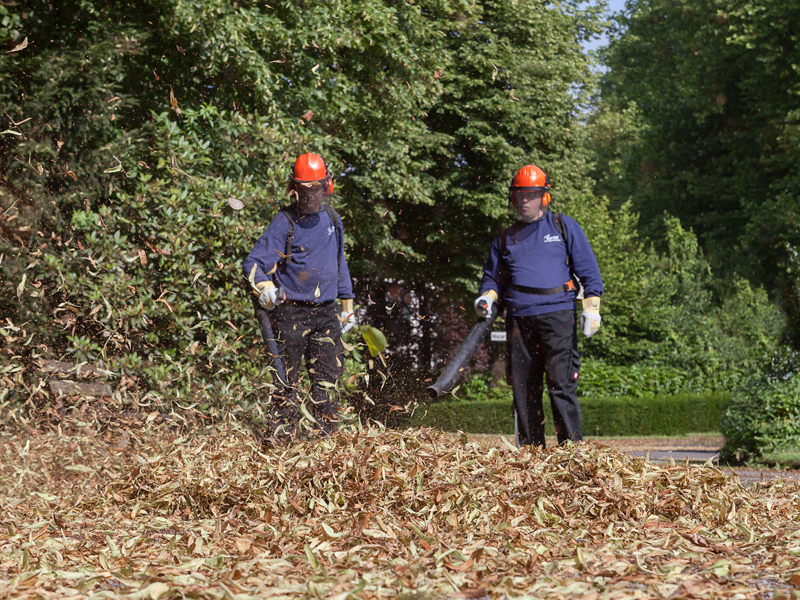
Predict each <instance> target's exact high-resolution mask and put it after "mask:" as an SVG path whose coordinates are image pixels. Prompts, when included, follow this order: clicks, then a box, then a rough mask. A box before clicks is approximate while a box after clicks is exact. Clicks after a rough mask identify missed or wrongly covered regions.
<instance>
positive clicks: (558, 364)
mask: <svg viewBox="0 0 800 600" xmlns="http://www.w3.org/2000/svg"><path fill="white" fill-rule="evenodd" d="M508 334H509V335H508V345H509V363H510V370H511V386H512V389H513V391H514V408H515V410H516V414H517V425H518V428H519V443H520V445H521V446H522V445H528V444H532V445H534V446H541V447H543V448H544V445H545V440H544V421H545V417H544V406H543V404H542V396H543V394H544V385H543V381H542V380H543V378H545V379H546V381H547V389H548V391H549V392H550V403H551V405H552V407H553V419H554V426H555V430H556V435H557V436H558V443H559V444H561V443H562V442H564V441H566V440H572V441H574V442H577V441H579V440H582V439H583V430H582V429H581V407H580V405H579V404H578V396H577V389H578V374H579V372H580V357H579V354H578V330H577V323H576V315H575V310H561V311H557V312H552V313H546V314H543V315H537V316H533V317H511V318H510V319H509V323H508Z"/></svg>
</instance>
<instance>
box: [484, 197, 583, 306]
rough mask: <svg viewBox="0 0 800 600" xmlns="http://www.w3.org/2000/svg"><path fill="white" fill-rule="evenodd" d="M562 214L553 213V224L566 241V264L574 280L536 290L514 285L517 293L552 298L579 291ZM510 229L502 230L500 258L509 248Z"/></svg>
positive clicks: (513, 288) (512, 287)
mask: <svg viewBox="0 0 800 600" xmlns="http://www.w3.org/2000/svg"><path fill="white" fill-rule="evenodd" d="M561 217H562V215H561V213H557V212H556V213H553V224H554V225H555V226H556V231H558V233H560V234H561V239H562V240H563V241H564V246H566V248H567V260H566V261H565V263H564V264H566V265H567V266H568V267H569V270H570V273H571V274H572V278H571V279H570V280H569V281H567V282H566V283H565V284H563V285H558V286H556V287H554V288H534V287H528V286H527V285H512V286H511V289H512V290H514V291H516V292H522V293H524V294H535V295H537V296H552V295H554V294H561V293H563V292H571V291H573V290H576V289H578V287H577V286H576V285H575V275H574V274H573V273H572V257H571V256H570V254H569V246H568V245H567V228H566V227H565V226H564V220H563V219H562V218H561ZM509 229H511V228H510V227H506V228H505V229H501V230H500V235H499V237H500V256H503V255H505V253H506V248H507V247H508V239H507V238H508V230H509Z"/></svg>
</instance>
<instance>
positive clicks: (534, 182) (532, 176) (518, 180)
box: [508, 165, 552, 208]
mask: <svg viewBox="0 0 800 600" xmlns="http://www.w3.org/2000/svg"><path fill="white" fill-rule="evenodd" d="M508 191H509V198H510V199H511V200H512V202H513V199H512V198H511V196H512V195H513V193H514V192H544V196H542V208H546V207H547V205H548V204H550V201H551V200H552V197H551V196H550V178H549V177H548V176H547V175H545V174H544V171H542V170H541V169H540V168H539V167H537V166H536V165H525V166H524V167H522V168H521V169H520V170H519V171H517V174H516V175H514V178H513V179H512V180H511V185H510V186H509V188H508Z"/></svg>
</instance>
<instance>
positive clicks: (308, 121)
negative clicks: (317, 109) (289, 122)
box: [300, 110, 314, 123]
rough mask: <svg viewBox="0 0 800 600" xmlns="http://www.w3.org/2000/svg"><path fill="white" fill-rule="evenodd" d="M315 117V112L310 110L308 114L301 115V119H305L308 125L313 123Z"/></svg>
mask: <svg viewBox="0 0 800 600" xmlns="http://www.w3.org/2000/svg"><path fill="white" fill-rule="evenodd" d="M313 117H314V111H312V110H309V111H307V112H304V113H303V114H302V115H300V118H301V119H303V120H305V121H306V123H310V122H311V119H312V118H313Z"/></svg>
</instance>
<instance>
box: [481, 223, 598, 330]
mask: <svg viewBox="0 0 800 600" xmlns="http://www.w3.org/2000/svg"><path fill="white" fill-rule="evenodd" d="M562 222H563V225H564V228H565V229H566V232H567V236H566V237H567V242H566V244H565V243H564V240H563V239H562V238H561V234H560V233H559V232H558V230H557V229H556V225H555V223H554V221H553V213H551V212H549V211H547V212H545V214H544V216H543V217H542V218H541V219H539V220H538V221H533V222H532V223H525V222H523V221H517V222H516V223H514V224H513V225H512V226H511V227H509V228H508V229H507V230H506V231H505V233H504V234H505V235H506V236H507V237H506V244H505V253H504V255H503V256H501V255H500V253H501V247H502V244H501V243H500V236H498V237H497V238H495V240H494V242H493V243H492V248H491V250H490V251H489V259H488V260H487V261H486V265H485V266H484V269H483V280H482V281H481V287H480V293H481V294H485V293H486V292H488V291H489V290H494V291H495V292H497V296H498V297H499V298H501V299H504V300H505V301H506V302H507V304H508V307H509V310H510V311H511V314H513V315H516V316H520V317H525V316H533V315H542V314H545V313H549V312H555V311H558V310H566V309H570V310H571V309H573V308H574V307H575V304H574V303H575V297H576V296H577V293H578V291H577V290H571V291H566V292H561V293H558V294H552V295H540V294H530V293H527V292H522V291H518V290H515V289H513V288H512V286H514V285H517V286H525V287H529V288H543V289H550V288H555V287H558V286H560V285H563V284H565V283H566V282H567V281H569V280H570V278H571V275H570V270H569V266H568V265H567V264H566V260H567V252H569V255H570V256H571V257H572V269H573V271H574V272H575V275H576V276H577V277H578V279H580V282H581V284H582V285H583V289H584V297H586V298H589V297H591V296H601V295H602V294H603V280H602V278H601V277H600V268H599V267H598V265H597V258H595V255H594V252H593V251H592V247H591V246H590V245H589V240H587V239H586V234H585V233H584V232H583V229H581V226H580V225H578V223H577V222H576V221H575V220H574V219H572V218H571V217H568V216H566V215H563V216H562ZM501 235H503V234H502V233H501ZM567 244H568V245H569V248H567Z"/></svg>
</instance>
